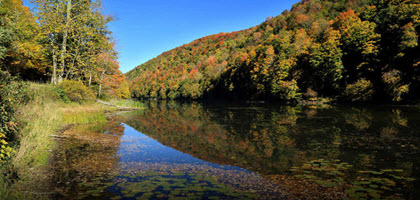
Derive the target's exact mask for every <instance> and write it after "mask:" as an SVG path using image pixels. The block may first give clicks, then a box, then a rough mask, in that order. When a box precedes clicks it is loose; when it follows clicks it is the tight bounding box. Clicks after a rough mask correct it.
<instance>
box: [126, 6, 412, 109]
mask: <svg viewBox="0 0 420 200" xmlns="http://www.w3.org/2000/svg"><path fill="white" fill-rule="evenodd" d="M419 34H420V5H419V2H418V1H417V0H303V1H302V2H300V3H297V4H295V5H293V7H292V8H291V10H290V11H288V10H286V11H284V12H283V13H282V14H281V15H279V16H276V17H273V18H270V17H268V18H267V20H266V21H265V22H263V23H262V24H260V25H258V26H256V27H252V28H249V29H246V30H242V31H238V32H233V33H220V34H215V35H210V36H207V37H203V38H200V39H198V40H195V41H193V42H191V43H189V44H185V45H182V46H180V47H177V48H175V49H172V50H170V51H168V52H164V53H163V54H161V55H159V56H158V57H156V58H154V59H152V60H150V61H148V62H146V63H144V64H142V65H140V66H138V67H136V68H135V69H133V70H131V71H129V72H128V73H127V74H126V76H127V79H128V80H129V83H130V87H131V92H132V95H133V96H135V97H138V98H148V97H150V98H160V99H168V98H170V99H177V98H188V99H201V98H208V97H227V98H237V99H277V100H283V101H293V100H296V99H316V98H317V97H330V98H333V99H338V100H344V101H386V102H391V101H393V102H400V101H408V100H416V99H419V96H420V93H419V91H420V88H419V86H420V48H419Z"/></svg>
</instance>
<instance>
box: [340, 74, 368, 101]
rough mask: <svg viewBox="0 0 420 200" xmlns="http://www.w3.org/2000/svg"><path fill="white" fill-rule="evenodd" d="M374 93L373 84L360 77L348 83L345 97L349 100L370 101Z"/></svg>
mask: <svg viewBox="0 0 420 200" xmlns="http://www.w3.org/2000/svg"><path fill="white" fill-rule="evenodd" d="M372 95H373V85H372V83H371V82H370V81H368V80H366V79H360V80H358V81H357V82H356V83H354V84H350V85H347V87H346V92H345V94H344V97H345V99H346V100H348V101H370V100H372Z"/></svg>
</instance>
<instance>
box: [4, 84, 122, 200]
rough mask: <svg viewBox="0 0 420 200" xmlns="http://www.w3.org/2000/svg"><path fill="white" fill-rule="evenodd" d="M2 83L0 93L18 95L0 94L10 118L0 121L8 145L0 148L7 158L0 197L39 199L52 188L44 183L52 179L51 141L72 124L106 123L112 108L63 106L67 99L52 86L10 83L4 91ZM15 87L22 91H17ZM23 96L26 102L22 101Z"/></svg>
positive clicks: (77, 104) (66, 104)
mask: <svg viewBox="0 0 420 200" xmlns="http://www.w3.org/2000/svg"><path fill="white" fill-rule="evenodd" d="M4 84H5V83H4V82H2V84H1V85H2V88H1V90H0V91H1V92H2V94H4V92H5V91H8V90H11V91H13V92H15V93H14V94H19V95H18V96H16V95H13V93H11V92H10V91H9V95H8V96H3V95H2V97H7V98H6V100H5V101H2V104H1V108H2V109H9V110H8V111H7V113H8V114H9V116H11V117H10V120H9V121H3V120H2V122H5V123H4V127H5V128H4V129H2V130H3V131H4V132H5V133H7V135H6V136H7V137H5V138H2V141H5V142H6V144H7V146H3V145H2V146H1V147H2V148H1V151H2V152H3V151H4V152H5V155H6V156H5V158H3V159H2V161H1V162H0V173H1V176H0V182H2V188H0V195H1V196H0V198H1V199H13V198H17V199H28V198H29V199H34V198H37V199H38V198H41V197H42V196H43V195H36V194H38V193H40V194H43V193H48V192H49V189H50V188H51V186H50V184H49V183H48V182H47V181H48V178H49V177H50V176H51V174H50V172H49V171H48V169H49V165H50V159H51V153H52V150H54V149H55V148H56V147H57V146H56V145H57V143H56V142H55V141H54V138H55V137H60V136H59V135H60V132H62V131H63V130H65V129H66V127H70V126H72V125H77V124H89V123H101V122H106V119H105V116H104V112H105V110H114V108H111V107H104V106H102V105H99V104H96V103H93V102H82V103H78V102H67V103H66V102H64V101H63V100H64V99H68V98H64V99H63V98H62V97H60V94H61V93H60V92H58V91H60V90H59V87H58V86H54V85H45V84H37V83H23V82H22V83H19V82H13V83H10V82H9V84H6V85H9V87H8V88H6V87H4ZM10 87H12V88H10ZM16 87H18V88H19V87H20V88H22V89H21V90H20V91H17V89H18V88H16ZM23 94H24V96H25V97H26V99H27V100H26V101H24V102H21V99H24V98H22V97H21V95H23ZM9 102H12V103H14V104H13V106H12V107H8V105H7V104H8V103H9ZM11 108H12V109H13V110H11ZM12 111H14V112H12ZM6 116H7V115H2V117H3V118H5V117H6ZM6 130H8V131H6ZM56 135H58V136H56ZM3 147H5V148H3ZM41 183H42V184H41Z"/></svg>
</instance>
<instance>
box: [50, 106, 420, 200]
mask: <svg viewBox="0 0 420 200" xmlns="http://www.w3.org/2000/svg"><path fill="white" fill-rule="evenodd" d="M144 105H145V109H144V110H141V111H134V112H125V113H120V114H118V115H113V116H110V117H109V119H110V120H109V122H108V123H104V124H95V125H85V126H78V127H74V128H73V129H71V130H69V131H67V132H66V133H65V135H66V136H67V137H69V139H66V140H62V141H61V142H60V143H61V144H60V146H61V147H60V148H59V149H58V150H57V151H56V152H55V157H54V158H53V159H54V160H53V161H54V162H53V163H55V164H54V165H53V169H52V170H53V171H54V172H55V173H54V174H56V175H55V178H54V179H53V180H52V181H51V183H52V184H54V185H56V192H57V193H58V194H59V197H60V198H65V199H174V198H179V199H186V198H187V199H282V198H288V199H294V198H307V199H310V198H314V199H316V198H318V199H319V198H337V199H340V198H385V197H389V198H402V199H415V197H418V196H420V193H419V192H418V191H416V188H420V187H419V186H420V184H419V183H420V182H419V179H420V173H419V166H420V151H419V145H420V131H419V130H420V129H419V128H420V109H419V108H416V107H390V106H381V107H372V106H370V107H357V108H356V107H346V106H311V107H310V106H306V107H290V106H282V105H273V104H233V103H230V104H226V103H211V104H210V103H195V102H194V103H180V102H174V101H170V102H166V101H160V102H144Z"/></svg>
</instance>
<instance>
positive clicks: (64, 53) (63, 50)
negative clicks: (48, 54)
mask: <svg viewBox="0 0 420 200" xmlns="http://www.w3.org/2000/svg"><path fill="white" fill-rule="evenodd" d="M71 1H72V0H67V13H66V15H67V16H66V17H67V19H66V26H65V28H64V33H63V42H62V45H61V71H60V76H59V78H58V82H61V81H62V80H63V77H64V70H65V67H66V64H65V56H66V49H67V37H68V34H69V28H70V27H69V26H70V20H71V16H70V15H71V7H72V4H71Z"/></svg>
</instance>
